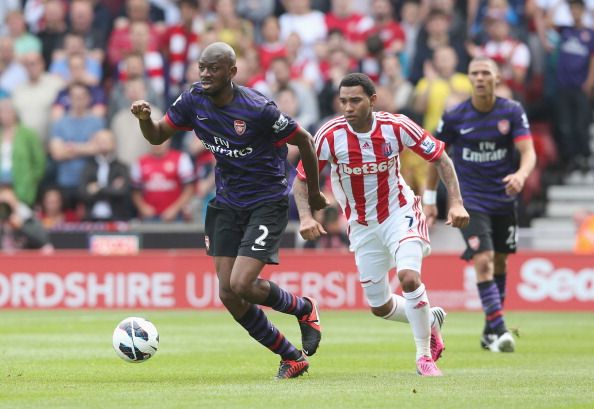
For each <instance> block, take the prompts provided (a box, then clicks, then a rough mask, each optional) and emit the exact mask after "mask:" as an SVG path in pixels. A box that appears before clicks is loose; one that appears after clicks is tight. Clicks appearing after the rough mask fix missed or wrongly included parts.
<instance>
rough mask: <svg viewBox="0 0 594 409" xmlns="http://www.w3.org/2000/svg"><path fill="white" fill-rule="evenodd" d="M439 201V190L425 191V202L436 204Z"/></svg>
mask: <svg viewBox="0 0 594 409" xmlns="http://www.w3.org/2000/svg"><path fill="white" fill-rule="evenodd" d="M436 203H437V191H436V190H425V193H423V204H426V205H435V204H436Z"/></svg>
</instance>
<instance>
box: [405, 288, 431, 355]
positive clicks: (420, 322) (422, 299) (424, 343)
mask: <svg viewBox="0 0 594 409" xmlns="http://www.w3.org/2000/svg"><path fill="white" fill-rule="evenodd" d="M402 295H404V299H405V304H404V309H405V311H406V316H407V318H408V322H410V327H411V329H412V332H413V337H414V339H415V344H416V345H417V359H419V358H420V357H421V356H423V355H425V356H429V357H430V356H431V350H430V339H431V324H430V321H429V320H430V318H431V315H432V314H431V313H430V311H429V307H430V306H429V299H428V298H427V292H426V291H425V285H424V284H422V283H421V285H420V286H419V288H417V289H416V290H415V291H413V292H410V293H405V292H403V293H402Z"/></svg>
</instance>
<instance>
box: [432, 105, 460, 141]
mask: <svg viewBox="0 0 594 409" xmlns="http://www.w3.org/2000/svg"><path fill="white" fill-rule="evenodd" d="M457 135H458V134H457V132H456V130H455V128H454V125H453V122H452V121H451V120H450V118H449V115H448V113H447V112H446V113H445V114H444V115H443V116H442V117H441V119H440V120H439V123H438V124H437V128H436V129H435V138H436V139H439V140H440V141H442V142H445V143H447V144H452V143H454V142H455V141H456V136H457Z"/></svg>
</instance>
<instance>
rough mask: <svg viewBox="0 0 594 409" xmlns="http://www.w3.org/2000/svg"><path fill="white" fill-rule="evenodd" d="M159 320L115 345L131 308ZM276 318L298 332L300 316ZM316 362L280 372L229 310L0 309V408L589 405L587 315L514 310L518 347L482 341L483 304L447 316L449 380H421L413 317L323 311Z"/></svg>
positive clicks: (591, 327)
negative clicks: (133, 350) (139, 359)
mask: <svg viewBox="0 0 594 409" xmlns="http://www.w3.org/2000/svg"><path fill="white" fill-rule="evenodd" d="M131 315H139V316H144V317H145V318H148V319H150V320H151V321H153V323H155V325H156V326H157V328H158V329H159V333H160V338H161V343H160V347H159V352H158V353H157V354H156V355H155V356H154V357H153V358H151V360H149V361H148V362H145V363H142V364H129V363H125V362H124V361H122V360H120V359H119V358H118V357H117V356H116V355H115V352H114V351H113V349H112V347H111V333H112V331H113V328H114V327H115V325H116V324H117V323H118V322H119V321H120V320H121V319H123V318H125V317H126V316H131ZM269 316H270V317H271V319H272V320H273V322H275V323H276V324H278V326H279V328H281V330H283V331H284V333H285V334H286V335H287V336H288V337H289V339H291V340H294V341H295V342H296V344H297V345H299V344H300V342H299V330H298V326H297V324H296V322H295V319H294V318H293V317H289V316H285V315H282V314H278V313H270V314H269ZM321 318H322V325H323V328H324V333H323V340H322V345H321V347H320V350H319V351H318V353H317V354H316V355H315V356H314V357H312V358H311V359H310V363H311V367H310V373H309V374H306V375H305V376H303V377H301V378H298V379H291V380H287V381H282V382H278V381H273V380H272V377H273V376H274V375H275V373H276V370H277V368H278V359H277V357H276V356H275V355H273V354H271V353H270V352H269V351H267V350H266V349H264V348H263V347H261V346H260V345H258V344H257V343H256V342H255V341H253V340H251V339H250V338H249V337H248V335H247V334H246V333H245V332H244V330H243V329H242V328H240V327H239V326H238V325H237V324H236V323H235V322H234V321H233V320H232V319H231V317H230V316H229V315H227V314H226V313H224V312H193V311H178V312H162V311H159V312H157V311H143V312H138V311H115V312H114V311H98V312H95V311H2V312H0V345H1V349H0V408H18V409H26V408H43V409H50V408H89V409H94V408H100V409H107V408H142V409H151V408H217V409H220V408H266V409H273V408H282V409H285V408H306V409H317V408H323V409H326V408H328V409H334V408H337V409H338V408H341V409H342V408H357V409H360V408H398V409H401V408H402V409H404V408H422V409H429V408H440V409H448V408H456V409H460V408H496V409H514V408H520V409H540V408H551V409H552V408H575V409H578V408H579V409H586V408H587V409H592V408H594V342H593V341H592V340H593V339H594V319H593V315H592V314H591V313H508V314H507V322H508V324H509V325H510V326H512V327H519V329H520V338H519V339H518V342H517V350H516V352H515V353H513V354H494V353H490V352H486V351H482V350H481V349H480V348H479V345H478V334H479V332H480V330H481V329H482V315H481V314H479V313H458V312H454V313H451V314H449V315H448V317H447V319H446V324H445V326H444V336H445V340H446V346H447V350H446V351H445V353H444V357H443V358H442V360H441V361H440V362H439V364H440V365H439V366H440V368H441V369H442V370H443V372H444V374H445V376H444V377H443V378H432V379H428V378H421V377H419V376H417V375H416V373H415V367H414V345H413V341H412V335H411V332H410V328H409V327H408V326H407V325H404V324H399V323H393V322H386V321H383V320H381V319H377V318H373V317H372V316H371V315H370V314H368V313H366V312H324V311H322V317H321Z"/></svg>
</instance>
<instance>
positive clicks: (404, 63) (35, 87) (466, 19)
mask: <svg viewBox="0 0 594 409" xmlns="http://www.w3.org/2000/svg"><path fill="white" fill-rule="evenodd" d="M592 27H594V0H586V1H585V2H584V1H582V0H126V1H123V0H122V1H116V0H71V1H65V0H3V1H2V2H0V185H1V186H2V187H1V192H0V193H2V194H3V195H4V196H6V199H5V200H4V199H1V198H0V201H2V203H8V204H9V205H8V206H0V219H2V221H3V227H2V229H3V230H6V229H9V230H10V229H12V230H13V231H18V232H20V233H23V234H24V238H23V237H21V238H20V239H19V238H18V236H16V237H17V238H16V239H14V237H15V236H14V235H13V236H12V237H13V239H14V240H13V241H17V243H12V244H10V243H8V244H7V243H4V244H3V246H10V245H19V243H18V240H21V244H20V245H21V246H23V244H22V243H23V241H24V243H25V246H31V247H39V243H42V244H43V243H44V241H43V240H42V239H43V231H44V230H45V231H47V230H51V229H61V228H65V227H67V226H71V225H72V224H73V223H81V222H106V221H110V222H111V221H121V222H127V221H130V220H140V221H151V222H195V223H201V222H202V220H203V217H204V214H203V209H204V207H205V206H204V203H205V202H206V201H208V200H209V199H211V198H212V197H213V195H214V191H213V189H214V179H213V172H212V169H213V160H214V159H213V157H212V155H211V154H210V153H209V152H208V151H206V150H205V149H204V147H203V146H202V144H201V143H200V142H199V141H198V139H197V138H196V137H195V136H194V135H193V134H192V133H187V134H183V133H180V134H179V135H176V137H175V138H173V139H172V140H171V141H170V142H168V143H166V144H164V145H162V146H154V147H152V146H150V145H149V144H148V143H147V142H145V141H144V139H143V137H142V135H141V133H140V130H139V127H138V125H137V121H136V119H135V118H134V117H133V116H132V115H131V114H130V112H129V107H130V104H131V102H132V101H134V100H137V99H145V100H147V101H149V102H150V103H151V104H152V106H153V108H154V109H153V115H154V118H155V119H158V118H160V117H161V116H162V115H163V112H164V110H165V109H166V108H167V106H168V105H169V104H170V103H171V102H172V101H173V100H175V98H177V96H178V95H179V93H180V91H181V90H183V89H184V88H186V87H188V85H189V84H191V83H193V82H196V81H198V72H197V64H196V61H197V58H198V57H199V55H200V52H201V50H202V49H204V48H205V47H206V46H207V45H208V44H210V43H212V42H214V41H225V42H227V43H229V44H230V45H232V46H233V47H234V49H235V50H236V52H237V56H238V59H237V67H238V74H237V77H236V78H235V81H236V82H237V83H238V84H241V85H246V86H249V87H253V88H255V89H257V90H258V91H260V92H262V93H263V94H265V95H267V96H269V97H270V98H272V99H274V100H275V101H276V103H277V105H278V106H279V107H280V109H281V110H282V111H284V112H286V113H287V114H289V115H291V116H292V117H294V118H295V119H296V120H297V121H298V122H299V123H300V125H301V126H302V127H304V128H306V129H308V130H309V131H310V132H311V133H312V134H314V133H315V131H316V130H317V128H318V126H319V125H320V124H321V123H323V122H324V121H326V120H328V119H329V118H331V117H333V116H335V115H336V113H337V98H336V97H337V91H338V84H339V82H340V80H341V79H342V77H343V76H344V75H345V74H347V73H349V72H354V71H358V72H363V73H365V74H367V75H369V76H370V77H371V78H372V79H373V80H374V81H375V82H376V85H377V94H378V100H377V106H376V108H377V110H383V111H389V112H394V113H403V114H406V115H408V116H410V117H411V118H413V119H414V120H415V121H417V122H418V123H419V124H422V125H423V126H424V127H425V128H426V129H428V130H429V131H434V130H435V128H436V126H437V124H438V121H439V118H440V117H441V115H442V113H443V112H444V110H445V109H446V108H447V107H450V106H452V105H454V104H457V103H459V102H461V101H462V100H464V99H466V98H468V97H469V95H470V83H469V81H468V78H467V76H466V68H467V65H468V62H469V60H470V58H472V57H473V56H478V55H486V56H489V57H491V58H493V59H494V60H495V61H496V62H497V63H498V64H499V66H500V70H501V74H502V80H503V81H502V82H501V84H500V85H499V87H498V90H497V92H498V94H499V95H501V96H505V97H511V98H515V99H517V100H519V101H521V102H522V103H523V104H524V106H525V108H526V110H527V112H528V115H529V119H530V122H531V127H532V131H533V135H534V140H535V145H536V149H537V154H538V161H539V164H538V168H537V170H536V171H535V172H534V173H533V174H532V176H531V177H530V179H529V180H528V182H527V184H526V187H525V191H524V192H523V195H522V205H521V209H520V216H521V218H520V220H521V225H523V226H528V225H529V224H530V222H531V220H532V219H533V218H535V217H539V216H542V214H543V211H544V210H543V209H544V208H545V204H546V200H547V193H546V192H547V187H548V186H550V185H559V184H561V185H562V184H577V185H578V186H585V187H587V188H588V189H590V190H593V185H594V173H593V171H592V167H593V161H592V159H593V158H592V155H591V145H592V142H593V138H592V136H591V132H590V127H591V125H592V105H591V100H592V94H593V92H594V74H589V73H590V70H592V72H593V73H594V64H592V62H591V59H592V56H593V55H594V31H593V30H592ZM290 154H291V161H292V163H296V162H297V161H298V157H297V155H296V152H295V151H291V153H290ZM401 166H402V173H403V175H404V177H405V178H406V179H407V181H408V182H409V184H410V185H411V186H412V187H413V189H414V190H415V191H416V192H417V193H418V194H422V191H423V188H424V181H425V175H426V169H425V168H424V166H425V164H424V162H423V161H422V160H418V159H417V158H416V157H415V156H414V155H410V154H408V153H405V154H404V155H403V157H402V158H401ZM325 186H326V187H327V190H328V186H327V184H325ZM442 203H443V200H442ZM584 212H585V213H584ZM589 215H590V213H589V211H588V210H587V209H586V210H583V209H582V213H580V220H583V219H587V218H588V217H589ZM293 217H294V218H295V217H296V214H295V215H293ZM320 218H321V219H322V220H324V221H325V223H327V225H328V226H329V231H330V232H331V234H329V236H328V237H327V238H325V239H324V241H323V243H317V244H315V245H317V246H320V245H321V246H325V247H343V246H345V245H346V244H347V241H346V239H345V236H344V233H343V232H344V226H342V224H341V223H342V222H341V220H342V218H340V217H338V212H337V210H336V208H335V207H333V208H330V209H327V210H326V211H324V212H321V214H320ZM27 223H29V224H30V225H31V223H34V224H35V226H34V227H33V228H31V226H30V228H29V229H26V228H24V226H26V224H27ZM39 240H42V241H41V242H40V241H39ZM27 243H28V244H27ZM30 243H34V245H31V244H30Z"/></svg>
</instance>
